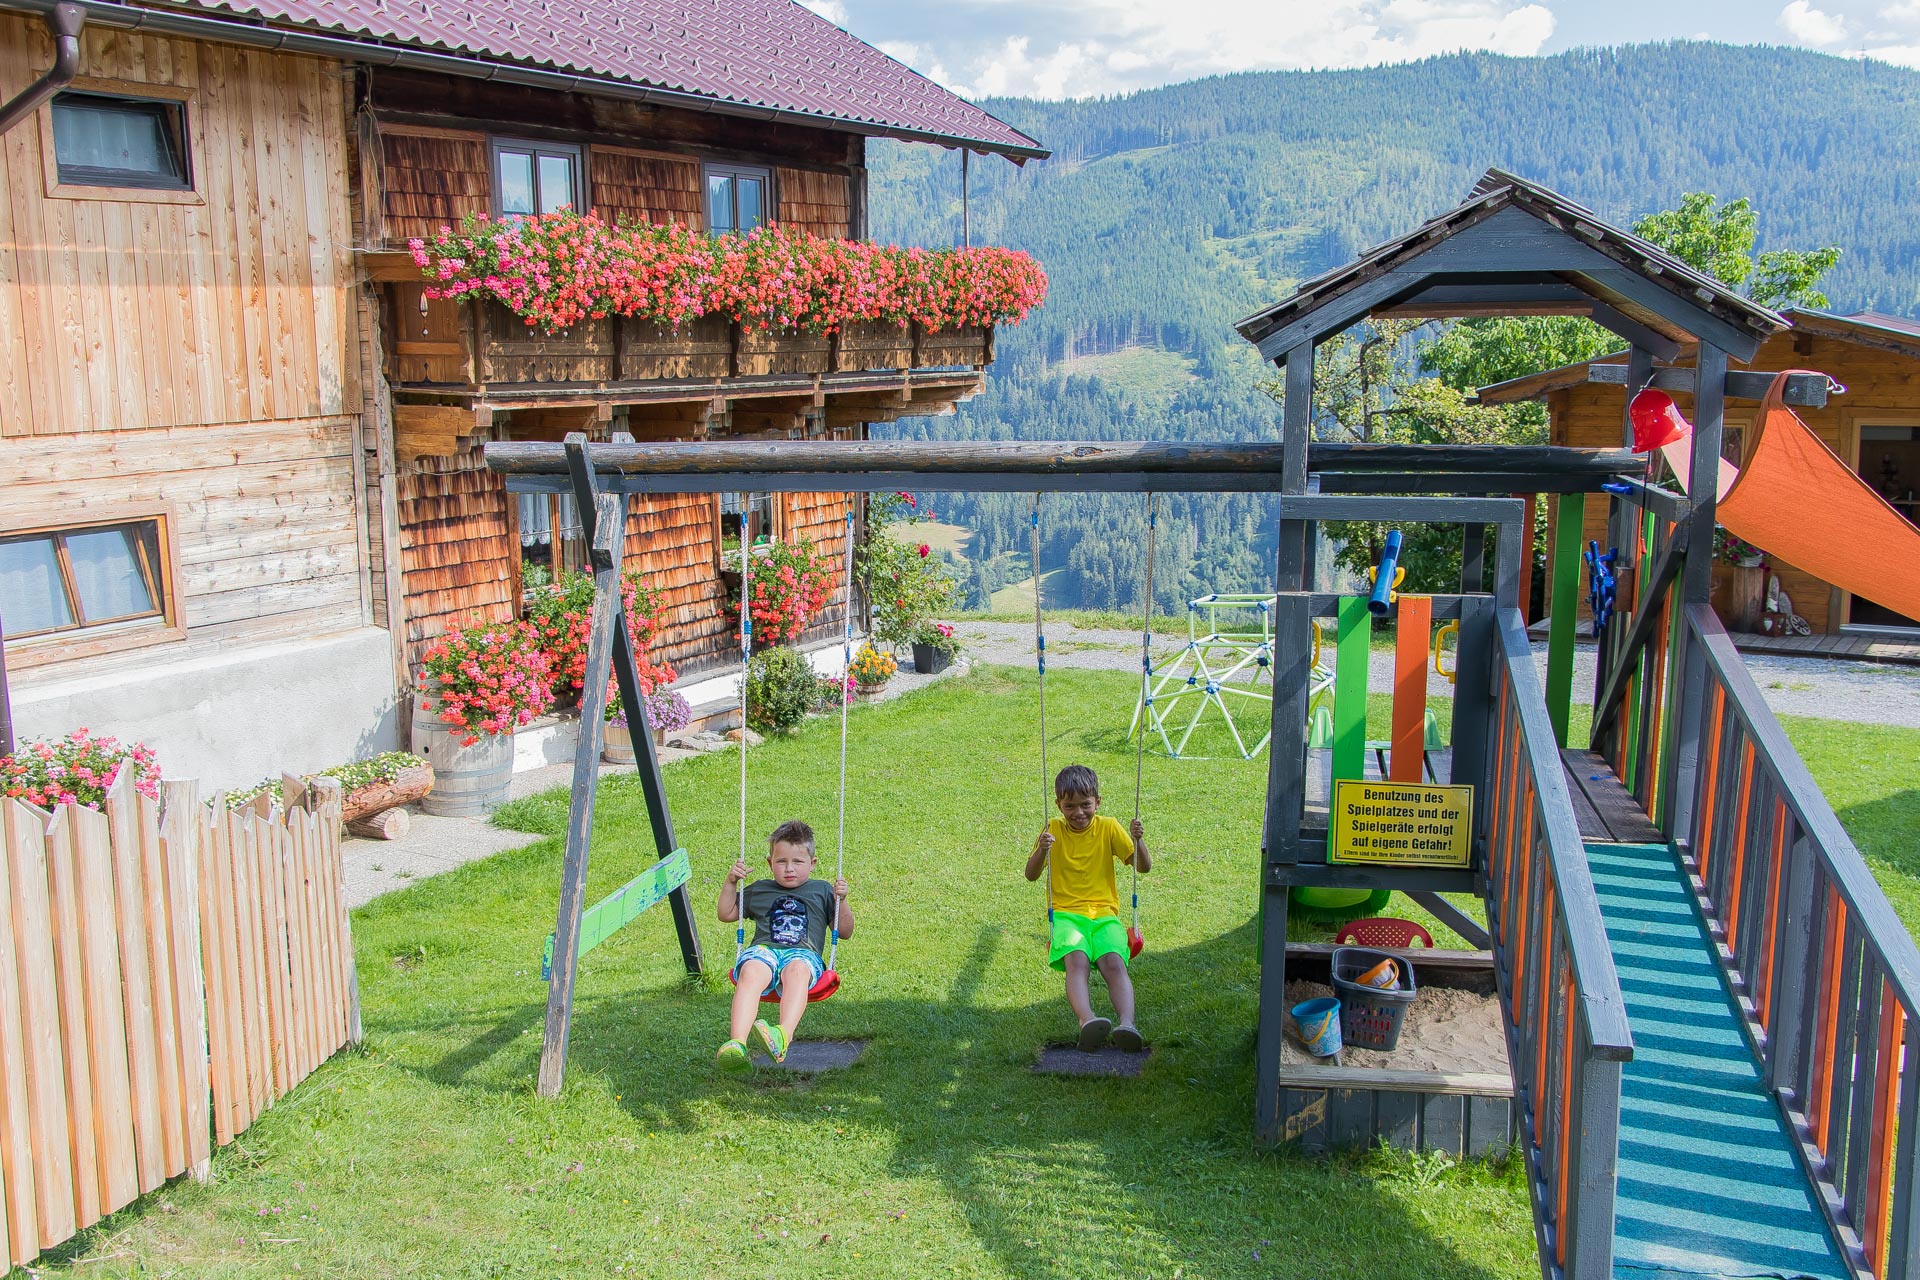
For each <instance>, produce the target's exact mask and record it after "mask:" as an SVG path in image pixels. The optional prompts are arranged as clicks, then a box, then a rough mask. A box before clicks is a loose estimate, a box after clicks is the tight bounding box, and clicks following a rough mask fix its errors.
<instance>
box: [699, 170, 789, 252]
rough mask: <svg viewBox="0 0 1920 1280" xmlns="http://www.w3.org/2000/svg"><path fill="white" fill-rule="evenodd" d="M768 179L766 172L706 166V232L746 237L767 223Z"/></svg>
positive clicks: (769, 180) (770, 182) (770, 187)
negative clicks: (736, 234) (728, 232)
mask: <svg viewBox="0 0 1920 1280" xmlns="http://www.w3.org/2000/svg"><path fill="white" fill-rule="evenodd" d="M772 187H773V182H772V180H771V176H770V175H769V174H768V173H767V171H766V170H765V169H747V168H742V167H741V166H739V165H719V164H710V165H708V166H707V230H709V231H712V232H715V233H716V234H717V233H720V232H726V231H733V232H738V233H739V234H740V235H745V234H746V233H747V232H749V231H751V230H753V229H754V228H755V227H757V226H759V225H760V224H761V223H763V222H765V221H766V220H767V193H768V192H769V191H770V190H771V189H772Z"/></svg>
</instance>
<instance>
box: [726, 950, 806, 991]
mask: <svg viewBox="0 0 1920 1280" xmlns="http://www.w3.org/2000/svg"><path fill="white" fill-rule="evenodd" d="M749 960H758V961H759V962H760V963H761V964H764V965H765V966H767V968H769V969H771V970H773V983H772V985H771V986H769V987H768V988H767V990H769V991H771V992H773V994H774V995H776V996H777V995H779V994H780V974H781V973H782V972H783V971H784V970H785V969H786V967H787V966H788V965H790V964H792V963H793V962H794V961H795V960H805V961H806V962H807V973H808V977H807V990H809V991H811V990H813V984H814V983H816V982H818V981H820V975H821V974H823V973H825V972H826V971H827V962H826V961H825V960H822V959H821V958H820V953H819V952H818V951H815V950H814V949H813V948H812V947H767V946H761V945H760V944H759V943H755V944H754V945H753V946H751V947H748V948H747V949H746V950H745V951H742V952H741V953H740V958H739V959H738V960H736V961H734V964H733V980H734V981H735V982H738V981H740V967H741V966H742V965H744V964H746V962H747V961H749Z"/></svg>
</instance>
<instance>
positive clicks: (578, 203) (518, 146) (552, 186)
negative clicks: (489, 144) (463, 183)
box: [493, 138, 585, 218]
mask: <svg viewBox="0 0 1920 1280" xmlns="http://www.w3.org/2000/svg"><path fill="white" fill-rule="evenodd" d="M584 167H585V166H584V165H583V164H582V163H581V154H580V148H578V147H570V146H568V145H566V144H565V143H560V142H522V141H516V140H514V139H511V138H495V139H494V140H493V204H494V212H495V213H496V214H498V215H500V216H501V217H503V218H513V217H526V216H529V215H531V214H536V213H554V212H556V211H558V210H560V209H584V208H585V201H584V200H583V199H582V197H581V185H580V180H581V173H582V170H583V169H584Z"/></svg>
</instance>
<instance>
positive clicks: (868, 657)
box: [852, 644, 900, 700]
mask: <svg viewBox="0 0 1920 1280" xmlns="http://www.w3.org/2000/svg"><path fill="white" fill-rule="evenodd" d="M899 669H900V664H899V663H898V662H895V661H894V660H893V655H892V654H890V653H882V652H880V651H879V650H878V649H876V648H874V647H873V646H872V645H871V644H863V645H861V646H860V652H858V653H856V654H854V655H853V667H852V672H853V688H854V692H855V693H856V694H857V695H859V696H860V697H861V698H863V699H867V700H871V699H874V698H877V697H879V696H880V691H881V690H883V689H885V688H886V687H887V681H889V680H891V679H893V673H894V672H896V671H898V670H899Z"/></svg>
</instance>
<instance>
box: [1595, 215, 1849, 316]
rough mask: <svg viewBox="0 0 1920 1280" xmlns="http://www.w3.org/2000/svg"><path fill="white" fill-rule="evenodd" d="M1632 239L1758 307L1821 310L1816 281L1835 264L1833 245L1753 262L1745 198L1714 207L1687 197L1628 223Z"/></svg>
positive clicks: (1751, 221)
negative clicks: (1655, 248)
mask: <svg viewBox="0 0 1920 1280" xmlns="http://www.w3.org/2000/svg"><path fill="white" fill-rule="evenodd" d="M1633 233H1634V234H1635V235H1637V236H1639V237H1640V238H1641V239H1643V240H1646V241H1649V242H1651V243H1653V244H1656V245H1659V246H1660V247H1661V248H1662V249H1665V250H1666V251H1667V252H1668V253H1671V254H1672V255H1673V256H1674V257H1676V258H1678V259H1680V260H1681V261H1682V262H1684V263H1686V264H1687V265H1689V266H1691V267H1694V268H1696V269H1698V270H1700V271H1704V272H1706V273H1707V274H1708V275H1710V276H1712V277H1713V278H1714V279H1715V280H1718V281H1719V282H1720V283H1721V284H1724V285H1726V286H1727V287H1728V288H1729V289H1738V290H1740V291H1741V292H1743V293H1745V294H1746V296H1747V297H1748V298H1750V299H1752V300H1753V301H1754V302H1757V303H1759V304H1760V305H1761V306H1763V307H1824V306H1826V305H1827V295H1826V294H1824V293H1822V292H1820V288H1819V285H1820V281H1821V279H1822V278H1823V277H1824V276H1825V275H1826V274H1827V273H1828V272H1829V271H1831V270H1833V268H1834V264H1835V263H1837V262H1839V261H1840V248H1839V246H1838V245H1828V246H1827V247H1826V248H1824V249H1770V250H1768V251H1767V252H1765V253H1763V254H1760V255H1759V256H1758V257H1755V256H1754V252H1753V247H1754V245H1755V244H1756V243H1757V242H1758V240H1759V236H1760V217H1759V215H1758V214H1757V213H1755V212H1754V208H1753V205H1752V203H1751V202H1750V201H1748V200H1747V198H1746V197H1745V196H1742V197H1741V198H1740V199H1738V200H1732V201H1729V202H1728V203H1726V204H1720V203H1719V201H1718V198H1717V197H1715V196H1712V195H1709V194H1708V193H1706V192H1704V191H1690V192H1688V193H1687V194H1686V195H1684V196H1682V197H1680V204H1679V207H1678V208H1674V209H1667V210H1663V211H1662V212H1660V213H1650V214H1648V215H1647V216H1646V217H1644V218H1642V219H1640V221H1638V222H1636V223H1634V224H1633Z"/></svg>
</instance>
